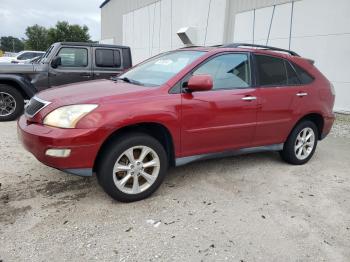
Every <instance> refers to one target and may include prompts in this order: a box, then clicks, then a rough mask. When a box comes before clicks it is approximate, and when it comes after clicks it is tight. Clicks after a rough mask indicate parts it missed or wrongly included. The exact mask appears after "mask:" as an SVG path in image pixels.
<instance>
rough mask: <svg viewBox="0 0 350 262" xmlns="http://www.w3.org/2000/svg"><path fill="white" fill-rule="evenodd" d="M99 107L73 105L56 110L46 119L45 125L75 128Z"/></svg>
mask: <svg viewBox="0 0 350 262" xmlns="http://www.w3.org/2000/svg"><path fill="white" fill-rule="evenodd" d="M96 107H97V105H92V104H86V105H71V106H63V107H59V108H57V109H55V110H54V111H52V112H51V113H49V114H48V115H47V116H46V117H45V118H44V125H48V126H54V127H61V128H75V126H76V125H77V123H78V121H79V120H80V119H82V118H83V117H84V116H86V115H87V114H88V113H90V112H91V111H92V110H94V109H95V108H96Z"/></svg>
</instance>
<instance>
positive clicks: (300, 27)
mask: <svg viewBox="0 0 350 262" xmlns="http://www.w3.org/2000/svg"><path fill="white" fill-rule="evenodd" d="M349 12H350V1H349V0H303V1H298V2H295V13H294V23H293V36H296V37H300V36H312V35H325V34H342V33H350V28H349V25H350V15H349Z"/></svg>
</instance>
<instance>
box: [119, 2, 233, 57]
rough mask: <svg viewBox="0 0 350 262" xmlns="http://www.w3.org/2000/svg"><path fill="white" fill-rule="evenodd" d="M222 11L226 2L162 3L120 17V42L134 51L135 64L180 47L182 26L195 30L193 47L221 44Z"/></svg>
mask: <svg viewBox="0 0 350 262" xmlns="http://www.w3.org/2000/svg"><path fill="white" fill-rule="evenodd" d="M210 2H211V4H210V9H209V3H210ZM225 9H226V0H211V1H210V0H202V1H197V0H161V1H158V2H156V3H153V4H150V5H147V6H144V7H142V8H139V9H136V10H134V11H131V12H129V13H128V14H124V15H123V43H124V44H126V45H129V46H131V48H132V49H133V51H134V50H135V52H133V59H134V61H135V62H140V61H142V60H143V59H145V58H148V57H150V56H154V55H156V54H158V53H160V52H164V51H168V50H172V49H176V48H180V47H183V44H182V42H181V41H180V38H179V37H178V36H177V34H176V32H177V31H178V30H179V29H180V28H182V27H187V26H189V27H194V28H196V30H197V38H196V42H195V44H196V45H203V44H204V42H206V43H205V44H207V45H214V44H221V43H222V42H223V39H224V30H225V26H224V25H225V16H224V15H223V14H225ZM209 11H210V12H209ZM207 24H208V29H207V30H206V27H207ZM206 31H207V35H206V36H205V32H206Z"/></svg>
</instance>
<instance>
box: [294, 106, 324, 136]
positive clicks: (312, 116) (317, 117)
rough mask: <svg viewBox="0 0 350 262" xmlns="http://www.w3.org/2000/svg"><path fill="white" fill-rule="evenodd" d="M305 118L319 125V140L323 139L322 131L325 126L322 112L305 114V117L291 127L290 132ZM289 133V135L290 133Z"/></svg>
mask: <svg viewBox="0 0 350 262" xmlns="http://www.w3.org/2000/svg"><path fill="white" fill-rule="evenodd" d="M304 120H309V121H311V122H313V123H314V124H315V125H316V126H317V130H318V140H321V138H322V132H323V127H324V118H323V116H322V114H320V113H316V112H314V113H309V114H307V115H304V116H303V117H301V118H300V119H299V120H298V121H297V122H296V123H295V124H294V126H293V128H292V129H291V131H290V133H291V132H292V131H293V129H294V128H295V127H296V126H297V125H298V124H299V123H300V122H302V121H304ZM290 133H289V135H290Z"/></svg>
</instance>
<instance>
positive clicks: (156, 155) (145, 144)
mask: <svg viewBox="0 0 350 262" xmlns="http://www.w3.org/2000/svg"><path fill="white" fill-rule="evenodd" d="M147 150H150V151H149V153H148V154H147V155H145V156H142V152H147ZM130 152H133V155H132V157H133V158H135V161H134V162H132V161H130V158H131V154H130ZM141 158H142V159H141ZM117 163H118V165H119V167H121V168H120V169H117V168H116V166H117V165H116V164H117ZM145 163H147V164H149V163H156V164H154V165H152V166H150V167H146V165H145ZM157 165H158V166H157ZM126 167H127V168H128V170H126ZM167 169H168V159H167V154H166V151H165V149H164V147H163V146H162V144H161V143H160V142H159V141H158V140H156V139H155V138H153V137H151V136H149V135H146V134H143V133H129V134H127V135H122V136H120V137H118V138H117V139H114V140H113V141H112V142H111V143H110V144H109V145H108V147H107V148H105V149H104V150H103V152H102V153H101V155H100V156H99V162H98V165H97V170H96V171H97V178H98V181H99V184H100V185H101V186H102V188H103V189H104V190H105V192H106V193H107V194H108V195H110V196H111V197H112V198H114V199H115V200H118V201H120V202H133V201H139V200H142V199H144V198H147V197H148V196H150V195H151V194H152V193H153V192H154V191H156V190H157V189H158V187H159V186H160V185H161V183H162V182H163V179H164V177H165V175H166V172H167ZM144 173H146V174H147V175H148V176H146V175H145V174H144ZM146 178H147V179H146ZM123 179H124V180H123ZM125 181H126V182H125ZM123 183H124V186H123V185H122V184H123ZM137 184H138V185H139V187H137Z"/></svg>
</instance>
